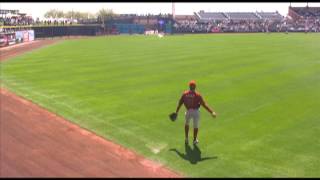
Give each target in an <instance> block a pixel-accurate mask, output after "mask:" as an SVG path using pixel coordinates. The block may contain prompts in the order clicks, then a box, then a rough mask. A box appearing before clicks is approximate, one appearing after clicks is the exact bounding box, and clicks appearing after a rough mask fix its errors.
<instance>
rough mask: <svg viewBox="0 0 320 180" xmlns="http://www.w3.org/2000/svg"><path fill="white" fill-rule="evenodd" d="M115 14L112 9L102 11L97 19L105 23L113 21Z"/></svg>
mask: <svg viewBox="0 0 320 180" xmlns="http://www.w3.org/2000/svg"><path fill="white" fill-rule="evenodd" d="M114 15H115V14H114V13H113V11H112V9H104V8H102V9H100V10H99V11H98V13H97V17H98V18H99V19H100V20H101V21H102V23H104V22H105V21H106V20H109V19H111V18H112V17H113V16H114Z"/></svg>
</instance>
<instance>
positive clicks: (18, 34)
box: [16, 31, 23, 43]
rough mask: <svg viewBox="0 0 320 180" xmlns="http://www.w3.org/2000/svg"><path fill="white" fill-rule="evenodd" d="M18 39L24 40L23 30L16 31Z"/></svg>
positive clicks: (19, 40)
mask: <svg viewBox="0 0 320 180" xmlns="http://www.w3.org/2000/svg"><path fill="white" fill-rule="evenodd" d="M16 39H17V41H18V43H20V42H22V41H23V31H16Z"/></svg>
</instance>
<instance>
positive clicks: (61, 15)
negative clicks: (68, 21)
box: [56, 10, 65, 18]
mask: <svg viewBox="0 0 320 180" xmlns="http://www.w3.org/2000/svg"><path fill="white" fill-rule="evenodd" d="M56 15H57V18H64V16H65V14H64V12H63V11H59V10H57V11H56Z"/></svg>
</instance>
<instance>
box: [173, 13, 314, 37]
mask: <svg viewBox="0 0 320 180" xmlns="http://www.w3.org/2000/svg"><path fill="white" fill-rule="evenodd" d="M208 14H210V13H208ZM212 14H213V13H212ZM216 14H218V13H216ZM216 14H214V15H215V16H217V15H216ZM206 18H207V17H206ZM233 18H234V17H233ZM173 32H175V33H212V32H320V17H319V18H318V17H316V16H312V17H310V16H307V17H304V18H302V19H299V20H294V19H290V18H289V17H287V18H282V19H273V18H270V19H268V18H260V19H254V18H248V19H238V20H232V19H230V18H225V19H223V18H220V19H219V20H218V18H217V19H216V20H214V19H212V20H207V21H201V20H194V19H192V20H191V19H185V20H181V19H180V20H178V21H175V23H174V25H173Z"/></svg>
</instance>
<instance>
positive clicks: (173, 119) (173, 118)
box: [169, 112, 178, 121]
mask: <svg viewBox="0 0 320 180" xmlns="http://www.w3.org/2000/svg"><path fill="white" fill-rule="evenodd" d="M177 116H178V114H177V113H175V112H174V113H171V114H169V118H170V120H171V121H175V120H176V119H177Z"/></svg>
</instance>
